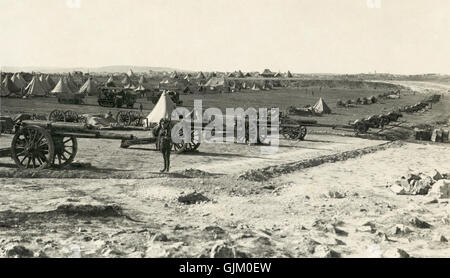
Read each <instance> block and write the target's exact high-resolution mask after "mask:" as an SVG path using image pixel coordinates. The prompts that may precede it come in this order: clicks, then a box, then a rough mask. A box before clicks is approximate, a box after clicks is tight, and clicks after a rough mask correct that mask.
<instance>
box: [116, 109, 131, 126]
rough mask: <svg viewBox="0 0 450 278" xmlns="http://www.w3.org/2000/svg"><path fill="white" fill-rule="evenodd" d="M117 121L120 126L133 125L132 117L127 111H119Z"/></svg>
mask: <svg viewBox="0 0 450 278" xmlns="http://www.w3.org/2000/svg"><path fill="white" fill-rule="evenodd" d="M116 120H117V122H118V123H119V124H122V125H124V126H129V125H130V123H131V116H130V114H129V113H128V112H127V111H119V112H118V113H117V117H116Z"/></svg>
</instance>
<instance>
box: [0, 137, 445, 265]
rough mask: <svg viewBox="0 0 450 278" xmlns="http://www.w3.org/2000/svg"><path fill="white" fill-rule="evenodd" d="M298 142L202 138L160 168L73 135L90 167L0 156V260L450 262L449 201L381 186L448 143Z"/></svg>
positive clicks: (149, 156) (148, 154) (152, 158)
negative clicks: (273, 145)
mask: <svg viewBox="0 0 450 278" xmlns="http://www.w3.org/2000/svg"><path fill="white" fill-rule="evenodd" d="M4 138H5V137H2V139H1V140H0V141H1V142H0V144H7V143H5V141H7V142H9V138H7V140H4ZM307 139H308V141H306V142H301V143H296V144H294V143H292V142H289V141H285V140H283V141H282V142H281V143H282V146H284V147H280V152H279V153H277V154H272V155H261V154H260V152H259V148H258V147H249V146H245V145H234V144H233V145H227V144H223V145H219V146H217V145H205V146H204V145H202V146H201V149H200V151H201V152H200V153H199V154H191V155H185V156H174V157H173V169H172V170H173V171H172V173H171V174H167V175H165V174H159V173H158V171H157V170H159V167H161V165H162V163H161V157H160V156H159V154H157V153H155V152H153V151H151V150H145V149H139V148H136V149H131V150H122V149H118V148H112V146H111V144H112V142H111V141H109V140H98V141H95V142H90V141H80V154H79V156H77V159H78V160H79V162H82V163H90V165H87V166H85V168H83V167H82V168H81V169H76V170H75V169H71V170H65V171H55V170H49V171H48V172H41V173H36V172H33V171H25V172H17V171H16V170H15V169H14V168H13V167H12V166H11V161H10V160H9V159H7V158H6V159H1V160H0V215H1V216H0V256H3V257H448V256H450V248H449V243H448V239H449V238H450V233H449V231H450V205H449V201H450V199H446V198H441V197H442V196H437V195H436V194H434V195H433V194H431V195H428V193H427V194H426V195H399V194H396V192H395V191H394V190H393V185H395V184H396V181H398V180H401V178H402V176H405V177H407V176H408V174H410V173H417V174H418V173H419V172H422V173H424V174H426V175H428V176H434V175H435V173H434V171H435V170H438V171H439V172H440V173H441V174H442V175H443V176H444V177H445V174H446V173H450V155H447V154H450V145H449V144H443V143H432V142H427V143H423V142H409V141H395V142H388V141H382V140H369V139H362V138H356V137H346V136H337V135H328V134H312V135H308V137H307ZM108 150H110V151H109V152H108ZM96 151H97V152H96ZM99 154H100V155H99ZM144 154H145V155H144ZM201 154H204V155H201ZM117 157H120V158H121V159H120V160H117ZM136 169H138V170H136ZM436 184H437V182H435V181H433V184H432V186H435V185H436ZM397 193H398V192H397ZM444 197H445V196H444Z"/></svg>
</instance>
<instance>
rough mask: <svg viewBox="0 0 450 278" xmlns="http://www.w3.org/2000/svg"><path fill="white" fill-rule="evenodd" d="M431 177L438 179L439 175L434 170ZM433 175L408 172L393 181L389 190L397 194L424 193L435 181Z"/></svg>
mask: <svg viewBox="0 0 450 278" xmlns="http://www.w3.org/2000/svg"><path fill="white" fill-rule="evenodd" d="M433 177H436V178H437V179H439V177H441V175H440V174H439V172H437V171H436V173H433ZM433 177H431V176H428V175H425V174H423V173H419V174H408V176H407V177H406V178H405V177H402V178H401V179H400V180H397V181H395V182H394V184H393V185H391V186H390V190H391V191H392V192H394V193H395V194H397V195H426V194H427V193H428V192H429V191H430V189H431V187H432V186H433V184H434V183H435V180H434V178H433Z"/></svg>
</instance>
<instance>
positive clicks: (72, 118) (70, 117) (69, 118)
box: [64, 110, 78, 123]
mask: <svg viewBox="0 0 450 278" xmlns="http://www.w3.org/2000/svg"><path fill="white" fill-rule="evenodd" d="M64 116H66V120H65V121H66V122H70V123H76V122H78V114H77V112H75V111H72V110H67V111H66V112H64Z"/></svg>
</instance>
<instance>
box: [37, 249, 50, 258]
mask: <svg viewBox="0 0 450 278" xmlns="http://www.w3.org/2000/svg"><path fill="white" fill-rule="evenodd" d="M36 258H49V256H48V255H47V254H46V253H45V252H44V251H42V250H40V251H39V252H38V253H37V254H36Z"/></svg>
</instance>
